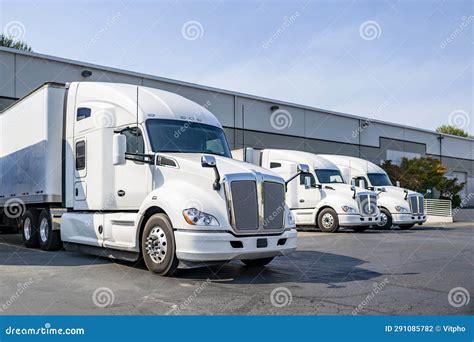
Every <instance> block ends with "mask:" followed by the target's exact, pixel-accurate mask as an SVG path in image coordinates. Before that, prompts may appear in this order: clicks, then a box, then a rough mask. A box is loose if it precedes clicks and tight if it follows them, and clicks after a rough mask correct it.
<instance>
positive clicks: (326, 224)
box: [318, 208, 339, 233]
mask: <svg viewBox="0 0 474 342" xmlns="http://www.w3.org/2000/svg"><path fill="white" fill-rule="evenodd" d="M318 227H319V229H321V231H322V232H324V233H334V232H336V231H337V230H338V229H339V219H338V218H337V213H336V212H335V211H334V209H331V208H326V209H323V210H322V211H321V212H320V213H319V215H318Z"/></svg>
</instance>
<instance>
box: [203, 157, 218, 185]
mask: <svg viewBox="0 0 474 342" xmlns="http://www.w3.org/2000/svg"><path fill="white" fill-rule="evenodd" d="M201 166H202V167H212V168H213V169H214V176H215V177H216V178H215V180H214V184H212V188H213V189H214V190H220V188H221V183H220V181H221V176H220V174H219V170H217V163H216V158H215V157H214V156H209V155H203V156H202V157H201Z"/></svg>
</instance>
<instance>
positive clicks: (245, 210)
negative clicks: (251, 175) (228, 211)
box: [230, 180, 258, 230]
mask: <svg viewBox="0 0 474 342" xmlns="http://www.w3.org/2000/svg"><path fill="white" fill-rule="evenodd" d="M230 188H231V191H232V199H233V200H232V204H233V205H232V211H233V213H234V221H235V222H234V228H235V229H238V230H256V229H258V199H257V185H256V182H255V181H247V180H244V181H234V182H232V183H231V184H230Z"/></svg>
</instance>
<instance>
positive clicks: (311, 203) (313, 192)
mask: <svg viewBox="0 0 474 342" xmlns="http://www.w3.org/2000/svg"><path fill="white" fill-rule="evenodd" d="M306 177H309V178H310V179H311V187H310V188H306V186H305V178H306ZM297 191H298V204H297V205H298V209H312V208H316V207H317V205H318V203H319V201H320V200H321V189H318V188H316V179H315V177H314V175H313V174H311V175H300V176H299V179H298V185H297Z"/></svg>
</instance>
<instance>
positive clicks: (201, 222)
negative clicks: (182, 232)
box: [183, 208, 219, 226]
mask: <svg viewBox="0 0 474 342" xmlns="http://www.w3.org/2000/svg"><path fill="white" fill-rule="evenodd" d="M183 217H184V219H185V220H186V222H187V223H189V224H190V225H193V226H219V221H217V219H216V218H215V217H214V216H212V215H209V214H206V213H203V212H202V211H199V210H197V209H196V208H189V209H184V210H183Z"/></svg>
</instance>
